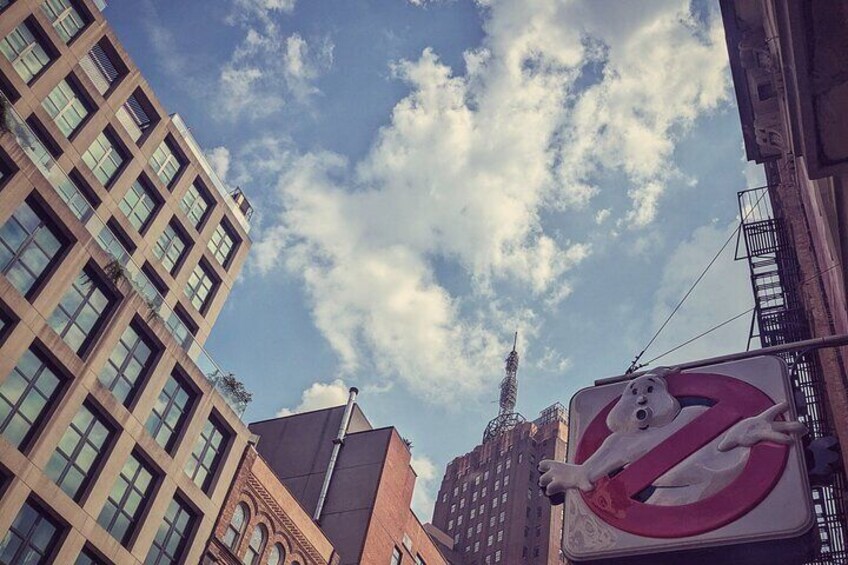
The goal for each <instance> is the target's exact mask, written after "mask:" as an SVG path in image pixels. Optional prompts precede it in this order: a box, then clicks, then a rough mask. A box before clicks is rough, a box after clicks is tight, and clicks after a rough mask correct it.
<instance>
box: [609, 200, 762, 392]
mask: <svg viewBox="0 0 848 565" xmlns="http://www.w3.org/2000/svg"><path fill="white" fill-rule="evenodd" d="M763 188H765V187H763ZM766 194H768V191H767V190H764V191H763V193H762V194H760V197H759V198H757V201H756V202H754V204H753V206H751V207H750V208H749V209H748V211H747V212H745V215H744V216H743V217H742V218H741V219H740V220H739V224H738V225H737V226H736V228H735V229H734V230H733V231H732V232H731V234H730V235H729V236H728V237H727V239H726V240H725V242H724V244H723V245H722V246H721V248H720V249H719V250H718V251H717V252H716V254H715V255H713V258H712V259H710V262H709V263H707V266H706V267H704V270H703V271H701V274H700V275H698V278H697V279H695V281H694V282H693V283H692V285H691V286H690V287H689V290H687V291H686V294H684V295H683V298H681V299H680V302H678V303H677V306H675V307H674V309H673V310H672V311H671V313H670V314H669V315H668V317H667V318H666V319H665V321H664V322H663V323H662V325H661V326H660V327H659V329H658V330H657V331H656V332H655V333H654V335H653V337H651V339H650V340H649V341H648V344H647V345H646V346H645V347H643V348H642V351H640V352H639V354H638V355H636V357H634V358H633V361H632V362H631V363H630V366H629V367H628V368H627V371H626V372H625V374H628V375H629V374H630V373H632V372H633V371H635V370H637V369H639V368H640V367H644V366H645V365H646V364H647V363H643V364H641V365H639V360H640V359H641V358H642V356H643V355H644V354H645V352H646V351H648V348H649V347H651V345H653V343H654V341H656V339H657V338H658V337H659V335H660V334H661V333H662V331H663V330H664V329H665V327H666V326H667V325H668V323H669V322H670V321H671V319H672V318H673V317H674V315H675V314H677V311H678V310H680V307H681V306H683V303H684V302H686V299H687V298H689V295H690V294H692V292H693V291H694V290H695V287H697V286H698V283H700V282H701V280H702V279H703V278H704V277H705V276H706V274H707V272H708V271H709V270H710V268H711V267H712V266H713V265H714V264H715V262H716V261H717V260H718V258H719V257H720V256H721V254H722V253H724V250H725V249H727V246H728V245H730V242H731V241H733V239H734V238H735V237H737V235H738V234H739V231H740V230H741V229H742V225H743V224H744V223H745V220H747V219H748V216H750V215H751V213H752V212H753V211H754V210H755V209H756V208H757V206H758V205H759V203H760V201H761V200H762V199H763V197H764V196H765V195H766Z"/></svg>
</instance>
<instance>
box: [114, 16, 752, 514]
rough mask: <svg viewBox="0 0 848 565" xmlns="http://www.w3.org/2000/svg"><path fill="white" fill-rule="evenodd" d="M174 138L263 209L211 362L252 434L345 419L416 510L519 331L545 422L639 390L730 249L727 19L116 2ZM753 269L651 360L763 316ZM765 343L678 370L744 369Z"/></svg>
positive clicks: (747, 171) (729, 340) (717, 346)
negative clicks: (368, 437) (299, 416)
mask: <svg viewBox="0 0 848 565" xmlns="http://www.w3.org/2000/svg"><path fill="white" fill-rule="evenodd" d="M105 14H106V17H107V18H108V19H109V21H110V23H111V24H112V25H113V27H114V28H115V29H116V31H117V34H118V36H119V38H120V39H121V40H122V42H123V43H124V45H125V47H126V48H127V50H128V51H129V53H130V55H131V56H132V57H133V58H134V60H135V62H136V64H137V65H138V66H139V67H140V68H141V70H142V72H143V74H144V75H145V76H146V78H147V79H148V81H149V82H150V84H151V85H152V87H153V89H154V90H155V91H156V92H157V94H158V96H159V98H160V100H162V102H163V103H164V105H165V107H166V108H167V109H168V110H169V111H176V112H179V113H180V114H181V115H182V116H183V118H184V119H185V120H186V122H187V123H188V124H189V126H190V127H191V128H192V131H193V133H194V135H195V137H196V138H197V139H198V140H199V141H200V143H201V144H202V145H203V146H204V148H205V149H206V150H207V152H208V156H209V159H210V161H211V162H212V163H213V166H214V167H215V168H216V170H217V171H218V172H219V174H220V175H221V176H222V178H224V179H225V181H226V182H227V183H228V184H230V185H231V186H237V185H238V186H241V187H243V188H244V190H245V192H246V193H247V194H248V195H249V197H250V198H251V200H252V202H253V204H254V207H255V208H256V210H257V212H256V215H255V216H254V230H253V234H252V235H253V237H254V247H253V251H252V253H251V257H250V259H249V262H248V265H247V267H246V268H245V270H244V272H243V274H242V276H241V279H240V281H239V282H238V284H237V286H236V288H235V289H234V291H233V293H232V294H231V296H230V299H229V301H228V303H227V305H226V307H225V309H224V311H223V312H222V314H221V316H220V318H219V320H218V323H217V325H216V327H215V330H214V332H213V334H212V336H211V338H210V340H209V342H208V347H207V348H208V350H209V351H210V352H211V353H212V355H213V357H215V359H216V360H218V362H219V363H220V364H221V365H222V366H224V367H225V368H227V369H228V370H231V371H234V372H235V373H236V374H237V375H238V377H239V378H240V379H241V380H243V381H244V382H245V384H246V385H247V386H248V388H249V389H250V390H252V391H253V392H254V397H255V399H254V401H253V403H252V405H251V407H250V408H249V409H248V412H247V414H246V419H247V420H248V421H251V420H257V419H263V418H269V417H273V416H275V415H276V414H278V413H285V412H286V411H289V410H304V409H313V408H318V407H322V406H325V405H328V404H335V403H340V402H342V401H343V399H344V397H345V391H346V388H347V387H348V386H350V385H357V386H358V387H359V388H360V390H361V391H362V394H361V397H360V401H361V404H362V406H363V408H364V409H365V411H366V413H367V414H368V415H369V417H370V418H371V420H372V422H373V423H374V424H375V425H378V426H384V425H395V426H397V427H398V428H399V430H400V432H401V434H402V435H404V436H406V437H408V438H409V439H410V440H411V441H412V442H413V444H414V449H413V455H414V466H415V468H416V470H417V471H418V473H419V489H418V490H417V492H416V500H415V507H416V509H417V510H418V511H419V514H421V517H422V519H424V520H426V519H428V518H429V509H428V505H429V504H430V503H431V500H432V496H433V493H434V492H435V490H436V489H437V488H438V482H439V480H440V478H441V473H442V470H443V468H444V465H445V464H446V463H447V462H448V461H449V460H450V459H451V458H452V457H454V456H456V455H459V454H462V453H465V452H466V451H468V450H470V449H471V448H473V447H474V445H476V444H477V442H478V441H479V440H480V437H481V435H482V432H483V429H484V428H485V425H486V423H487V422H488V420H489V419H490V418H491V417H493V416H494V415H495V414H496V412H497V406H496V400H497V393H498V391H497V384H498V382H499V381H500V379H501V378H502V369H503V359H504V357H505V356H506V353H507V352H508V351H509V348H510V346H511V341H512V332H513V331H515V330H516V329H518V331H519V332H520V337H519V350H520V354H521V366H520V368H519V399H518V409H519V410H520V411H521V412H522V413H523V414H524V415H525V416H527V417H528V418H535V417H536V415H537V414H538V412H539V411H540V410H541V409H542V408H544V407H546V406H548V405H550V404H551V403H553V402H556V401H560V402H562V403H563V404H567V403H568V399H569V398H570V397H571V395H572V394H573V393H574V392H575V391H576V390H578V389H579V388H582V387H584V386H588V385H589V384H590V383H591V382H592V380H594V379H595V378H599V377H603V376H609V375H614V374H619V373H621V372H622V371H623V370H624V369H626V368H627V366H628V364H629V362H630V360H631V359H632V357H633V356H634V355H635V354H636V353H637V352H638V351H639V350H641V349H642V347H643V346H644V345H645V344H646V343H647V341H648V340H649V339H650V337H651V335H652V334H653V333H654V331H655V330H656V328H657V327H658V326H659V325H660V324H661V322H662V320H663V319H664V318H665V316H666V315H667V313H668V312H669V311H670V310H671V308H673V306H674V305H675V304H676V302H677V300H679V298H680V297H681V296H682V295H683V294H684V293H685V292H686V290H687V288H688V286H689V284H691V282H692V281H693V280H694V279H695V278H696V277H697V276H698V274H699V273H700V271H701V269H702V268H703V267H704V266H705V265H706V263H707V262H708V261H709V259H710V258H711V257H712V255H713V254H714V253H715V252H716V251H717V250H718V249H719V248H720V247H721V245H722V244H723V243H724V241H725V239H726V238H727V237H728V235H729V234H731V233H732V231H733V229H734V227H735V222H736V217H737V214H738V209H737V203H736V192H737V190H740V189H742V188H744V187H746V186H757V185H758V184H759V183H760V182H761V178H762V174H761V171H759V170H758V169H757V168H756V167H752V166H748V165H746V163H745V162H744V160H743V152H742V140H741V132H740V128H739V120H738V114H737V111H736V108H735V106H734V101H733V96H732V89H731V85H730V76H729V72H728V68H727V51H726V47H725V45H724V37H723V32H722V28H721V22H720V18H719V17H718V7H717V4H714V3H712V2H694V3H691V4H690V2H688V1H686V0H657V1H653V2H640V3H638V5H637V4H636V3H633V2H624V1H605V0H592V1H584V2H579V1H576V0H561V1H554V0H537V1H525V0H514V1H512V2H507V1H502V0H476V1H470V0H414V1H411V0H380V1H368V0H355V1H351V0H322V1H320V2H316V1H307V0H230V1H224V0H180V1H178V2H175V1H174V0H138V1H132V2H130V1H126V0H124V1H121V0H113V2H112V4H111V5H110V6H109V7H108V8H107V10H106V12H105ZM732 254H733V246H732V245H731V246H730V248H729V249H728V251H727V252H726V253H725V254H724V255H723V256H722V257H721V258H720V259H719V261H718V262H717V263H716V264H715V265H714V267H713V268H712V269H711V270H710V273H709V275H708V276H707V277H706V278H705V279H704V281H703V282H702V283H701V284H700V285H699V287H698V289H697V290H696V291H695V293H693V295H692V296H691V297H690V299H689V300H688V301H687V302H686V305H685V307H684V308H683V309H682V310H681V311H680V312H679V313H678V314H677V316H675V318H674V320H673V322H672V323H671V324H669V326H668V327H667V328H666V330H665V332H664V333H663V334H662V335H661V336H660V338H659V339H658V340H657V341H656V342H655V344H654V345H653V346H652V348H651V349H650V350H649V351H648V353H646V357H645V358H646V359H650V358H652V357H655V356H656V355H658V354H660V353H662V352H664V351H666V350H667V349H669V348H671V347H674V346H675V345H678V344H679V343H681V342H683V341H685V340H687V339H689V338H690V337H692V336H694V335H696V334H698V333H700V332H702V331H704V330H706V329H708V328H709V327H711V326H713V325H715V324H717V323H719V322H721V321H724V320H725V319H727V318H730V317H731V316H734V315H736V314H739V313H740V312H743V311H745V310H746V309H747V308H749V307H750V305H751V297H750V288H749V286H748V281H747V266H746V265H745V264H744V263H741V262H735V261H733V256H732ZM749 322H750V319H749V318H748V317H743V318H742V319H740V320H739V321H738V322H736V323H733V324H730V325H728V326H726V327H724V328H722V330H721V331H718V332H715V333H714V334H710V336H708V337H707V338H704V339H702V340H699V341H697V342H696V343H693V344H692V345H691V346H689V347H687V348H684V349H682V350H680V351H679V352H677V353H675V354H674V355H673V356H668V357H666V358H664V359H663V360H662V362H663V363H665V364H671V363H674V362H675V361H678V362H679V361H682V360H686V359H693V358H700V357H706V356H709V355H714V354H719V353H725V352H729V351H732V350H741V349H744V348H745V345H746V339H747V333H748V324H749Z"/></svg>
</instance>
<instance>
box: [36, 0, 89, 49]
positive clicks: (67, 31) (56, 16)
mask: <svg viewBox="0 0 848 565" xmlns="http://www.w3.org/2000/svg"><path fill="white" fill-rule="evenodd" d="M41 9H42V11H44V15H45V16H47V19H48V20H50V23H51V24H53V29H55V30H56V33H58V34H59V37H61V38H62V41H64V42H65V43H70V42H71V39H73V38H74V36H76V34H78V33H79V31H80V30H81V29H82V28H83V27H85V21H84V20H83V19H82V16H81V15H80V13H79V12H77V10H76V9H75V8H74V7H73V6H72V5H71V3H70V2H69V1H68V0H45V2H44V3H43V4H42V5H41Z"/></svg>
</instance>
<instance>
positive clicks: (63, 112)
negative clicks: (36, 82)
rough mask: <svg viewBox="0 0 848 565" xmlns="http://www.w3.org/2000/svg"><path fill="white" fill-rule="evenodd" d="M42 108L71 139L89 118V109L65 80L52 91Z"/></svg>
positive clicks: (43, 102) (63, 133)
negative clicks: (87, 117)
mask: <svg viewBox="0 0 848 565" xmlns="http://www.w3.org/2000/svg"><path fill="white" fill-rule="evenodd" d="M41 106H42V107H43V108H44V110H45V111H46V112H47V114H48V115H49V116H50V119H52V120H53V123H54V124H56V127H57V128H59V131H61V132H62V135H64V136H65V137H68V138H70V137H71V135H72V134H73V133H74V132H75V131H76V129H77V128H78V127H79V125H80V124H81V123H82V122H83V120H85V118H86V116H88V108H87V107H86V104H85V103H84V102H83V100H82V98H81V97H80V95H79V94H78V93H77V90H76V89H75V88H74V87H73V86H72V85H71V83H69V82H68V81H67V80H63V81H62V82H60V83H59V84H57V85H56V88H54V89H53V90H51V91H50V94H48V95H47V98H45V99H44V100H43V101H42V102H41Z"/></svg>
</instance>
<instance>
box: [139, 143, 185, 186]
mask: <svg viewBox="0 0 848 565" xmlns="http://www.w3.org/2000/svg"><path fill="white" fill-rule="evenodd" d="M163 147H164V148H165V149H163ZM160 153H161V157H157V155H160ZM147 164H148V165H150V169H151V170H152V171H153V172H154V173H155V174H156V178H158V179H159V182H161V183H162V185H163V186H164V187H166V188H167V189H168V190H171V189H172V188H173V187H174V185H175V184H176V182H177V179H178V178H179V177H180V174H181V173H182V172H183V170H184V169H185V167H186V164H187V160H186V158H185V156H184V155H183V154H182V151H180V150H179V149H178V145H177V143H176V142H175V141H174V140H173V138H172V137H171V136H170V135H166V136H165V138H164V139H162V141H161V143H159V145H157V146H156V149H154V150H153V153H151V155H150V157H149V158H148V159H147ZM172 165H176V168H175V170H174V172H173V174H171V175H170V176H168V175H167V174H166V175H165V178H163V173H166V171H167V170H168V169H169V167H170V166H172Z"/></svg>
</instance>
